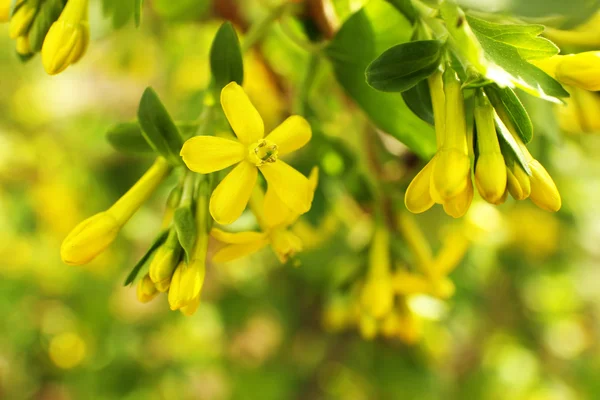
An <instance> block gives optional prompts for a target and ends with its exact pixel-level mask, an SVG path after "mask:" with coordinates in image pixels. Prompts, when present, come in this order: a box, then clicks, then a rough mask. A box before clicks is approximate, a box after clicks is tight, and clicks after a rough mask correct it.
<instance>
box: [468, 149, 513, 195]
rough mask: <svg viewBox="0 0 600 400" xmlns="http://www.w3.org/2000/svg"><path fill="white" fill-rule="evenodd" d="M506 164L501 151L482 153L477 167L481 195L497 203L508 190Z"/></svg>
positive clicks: (478, 188)
mask: <svg viewBox="0 0 600 400" xmlns="http://www.w3.org/2000/svg"><path fill="white" fill-rule="evenodd" d="M506 179H507V178H506V165H504V157H502V154H501V153H485V154H481V155H480V156H479V158H478V159H477V166H476V167H475V185H477V190H478V191H479V194H480V195H481V197H482V198H483V199H484V200H485V201H487V202H488V203H492V204H497V203H498V202H499V201H501V200H502V197H503V196H504V192H505V191H506Z"/></svg>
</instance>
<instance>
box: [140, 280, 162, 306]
mask: <svg viewBox="0 0 600 400" xmlns="http://www.w3.org/2000/svg"><path fill="white" fill-rule="evenodd" d="M157 294H158V290H156V287H155V286H154V283H153V282H152V280H151V279H150V276H149V275H148V274H146V275H144V277H143V278H142V279H140V281H139V282H138V285H137V298H138V300H139V301H140V302H142V303H148V302H149V301H150V300H152V299H153V298H155V297H156V295H157Z"/></svg>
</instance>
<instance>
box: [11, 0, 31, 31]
mask: <svg viewBox="0 0 600 400" xmlns="http://www.w3.org/2000/svg"><path fill="white" fill-rule="evenodd" d="M9 7H10V6H9ZM37 7H38V2H37V1H35V0H29V1H26V2H25V4H23V5H22V6H21V7H19V8H18V9H17V10H16V11H15V13H14V14H13V16H12V17H11V18H10V25H9V31H8V34H9V36H10V38H11V39H16V38H18V37H19V36H27V32H28V31H29V28H30V27H31V23H32V22H33V18H34V17H35V13H36V12H37Z"/></svg>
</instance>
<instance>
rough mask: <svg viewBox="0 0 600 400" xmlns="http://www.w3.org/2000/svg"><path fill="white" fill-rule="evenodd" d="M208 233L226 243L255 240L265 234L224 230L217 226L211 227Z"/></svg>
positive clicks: (241, 242) (262, 237) (263, 236)
mask: <svg viewBox="0 0 600 400" xmlns="http://www.w3.org/2000/svg"><path fill="white" fill-rule="evenodd" d="M210 235H211V236H212V237H214V238H215V239H217V240H218V241H219V242H223V243H227V244H243V243H250V242H256V241H258V240H261V239H264V238H265V237H266V236H267V235H266V234H264V233H263V232H226V231H224V230H221V229H219V228H213V229H212V230H211V231H210Z"/></svg>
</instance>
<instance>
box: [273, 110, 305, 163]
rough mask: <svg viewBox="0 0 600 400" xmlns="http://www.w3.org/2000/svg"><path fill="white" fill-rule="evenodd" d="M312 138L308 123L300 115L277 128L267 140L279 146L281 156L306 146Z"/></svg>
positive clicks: (290, 118)
mask: <svg viewBox="0 0 600 400" xmlns="http://www.w3.org/2000/svg"><path fill="white" fill-rule="evenodd" d="M311 137H312V130H311V129H310V125H309V124H308V121H306V120H305V119H304V118H302V117H300V116H299V115H292V116H291V117H289V118H288V119H286V120H285V121H283V122H282V123H281V125H279V126H278V127H277V128H275V129H274V130H273V131H272V132H271V133H270V134H269V135H268V136H267V137H266V138H265V139H266V140H270V141H271V142H273V143H275V144H276V145H277V150H278V152H279V155H280V156H282V155H285V154H288V153H291V152H292V151H294V150H298V149H299V148H301V147H302V146H304V145H305V144H306V143H308V141H309V140H310V138H311Z"/></svg>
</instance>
